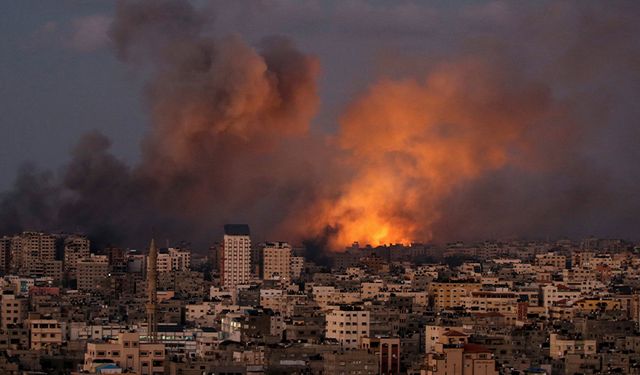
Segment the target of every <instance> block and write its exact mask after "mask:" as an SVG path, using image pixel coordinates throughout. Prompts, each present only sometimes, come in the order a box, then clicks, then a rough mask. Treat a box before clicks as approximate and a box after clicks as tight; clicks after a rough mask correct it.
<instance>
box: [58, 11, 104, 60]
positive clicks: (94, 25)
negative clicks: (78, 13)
mask: <svg viewBox="0 0 640 375" xmlns="http://www.w3.org/2000/svg"><path fill="white" fill-rule="evenodd" d="M111 22H112V19H111V17H110V16H107V15H103V14H95V15H90V16H83V17H79V18H76V19H73V20H72V21H71V23H70V26H71V27H70V29H71V30H70V34H69V35H68V38H67V40H66V45H67V46H68V47H69V48H72V49H74V50H76V51H80V52H93V51H95V50H98V49H101V48H104V47H105V46H107V45H108V43H109V36H108V34H107V31H108V30H109V26H110V25H111Z"/></svg>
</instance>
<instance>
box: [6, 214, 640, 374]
mask: <svg viewBox="0 0 640 375" xmlns="http://www.w3.org/2000/svg"><path fill="white" fill-rule="evenodd" d="M307 251H309V249H308V248H304V247H296V246H292V245H290V244H288V243H286V242H263V243H255V242H252V240H251V233H250V229H249V226H248V225H243V224H242V225H241V224H233V225H225V226H224V236H223V237H222V238H220V239H219V242H216V243H214V244H213V245H212V246H211V248H210V249H209V250H208V252H206V253H196V252H192V251H191V249H190V248H189V246H188V245H187V244H181V245H177V246H175V247H160V244H159V243H158V242H156V241H154V240H153V239H151V242H150V245H149V248H148V249H144V250H130V249H123V248H116V247H106V248H101V249H96V250H95V252H92V251H91V244H90V241H89V239H88V238H86V237H84V236H82V235H77V234H53V233H42V232H23V233H18V234H15V235H12V236H5V237H2V238H1V239H0V267H1V271H2V272H3V275H4V276H3V278H2V279H1V281H2V284H1V285H2V299H1V301H0V304H1V311H0V321H1V330H0V350H1V353H2V355H1V356H0V373H2V374H12V375H13V374H16V375H17V374H40V373H46V374H120V373H128V374H171V375H201V374H255V375H258V374H416V375H417V374H457V373H460V374H470V375H487V374H576V373H580V374H600V373H625V374H634V373H640V332H639V331H638V322H639V321H640V293H639V292H638V288H640V272H638V269H639V268H638V265H640V257H639V256H638V252H640V247H639V246H636V245H635V244H633V243H630V242H626V241H623V240H617V239H596V238H588V239H584V240H581V241H571V240H557V241H517V240H509V241H485V242H481V243H469V244H466V243H462V242H456V243H449V244H446V245H444V246H437V245H427V244H411V245H389V246H379V247H371V246H359V245H358V244H357V243H354V244H353V245H352V246H350V247H348V248H346V249H344V251H343V252H334V253H327V254H324V257H322V258H320V259H321V261H322V264H319V263H316V262H313V261H311V260H310V259H311V257H309V256H308V254H305V253H306V252H307ZM314 258H315V259H318V257H317V254H316V256H315V257H314Z"/></svg>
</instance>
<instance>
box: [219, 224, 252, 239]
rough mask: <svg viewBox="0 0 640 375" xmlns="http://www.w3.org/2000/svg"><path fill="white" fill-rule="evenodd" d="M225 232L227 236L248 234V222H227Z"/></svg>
mask: <svg viewBox="0 0 640 375" xmlns="http://www.w3.org/2000/svg"><path fill="white" fill-rule="evenodd" d="M224 234H226V235H227V236H248V235H249V234H250V232H249V226H248V225H247V224H226V225H225V226H224Z"/></svg>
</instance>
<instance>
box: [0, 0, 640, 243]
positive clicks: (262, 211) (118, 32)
mask: <svg viewBox="0 0 640 375" xmlns="http://www.w3.org/2000/svg"><path fill="white" fill-rule="evenodd" d="M496 4H497V5H496ZM638 8H639V7H638V6H636V5H630V4H629V3H612V5H611V6H607V7H606V8H601V7H600V6H598V5H594V4H593V3H587V2H585V3H560V4H545V5H543V6H540V7H539V8H535V9H527V10H526V11H524V10H522V9H518V8H511V7H510V6H509V3H495V4H494V3H492V4H491V6H487V7H485V8H482V9H480V8H473V7H470V8H468V9H466V11H465V12H463V13H462V14H461V15H458V16H457V17H459V19H458V21H460V22H458V23H457V24H459V25H466V27H463V30H462V31H458V32H457V33H452V35H453V38H454V39H455V40H454V41H452V43H451V44H452V47H449V49H448V50H447V53H443V54H442V55H440V56H437V57H434V58H433V59H432V60H429V62H428V63H427V64H422V63H417V64H414V63H415V61H412V62H411V64H408V65H407V66H410V67H403V66H402V61H401V60H402V59H400V58H398V59H397V61H396V62H395V63H394V64H395V65H394V70H395V71H394V72H393V74H389V75H384V74H383V76H382V77H380V78H379V79H378V80H377V81H376V82H373V83H371V85H370V87H369V88H368V89H367V90H366V91H365V92H363V93H362V94H361V95H360V96H359V97H357V98H355V99H354V100H352V101H351V102H350V103H346V109H345V111H344V113H342V115H341V116H340V120H339V127H338V130H337V131H336V132H335V134H329V135H326V134H323V133H322V132H319V131H312V127H313V126H314V125H315V124H313V119H314V117H315V115H316V113H317V111H318V109H319V106H320V103H319V97H318V93H317V91H318V88H317V79H318V76H319V73H320V63H319V61H318V59H317V58H315V57H314V56H312V55H309V54H308V53H305V52H301V51H300V50H299V49H298V48H297V47H296V46H295V44H294V42H293V41H292V40H291V39H288V38H286V37H282V36H270V37H269V36H268V37H266V38H264V39H263V40H262V41H261V42H260V43H257V44H256V45H252V44H250V43H248V42H246V41H245V40H243V39H242V38H241V37H240V36H238V35H233V34H232V35H216V34H214V33H212V32H211V29H212V28H211V25H212V24H213V23H215V22H216V21H215V17H214V16H213V15H212V14H211V9H209V8H207V9H205V10H198V9H195V8H194V7H193V6H192V5H191V4H189V3H188V2H185V1H169V0H163V1H121V2H120V3H119V5H118V7H117V11H116V15H115V18H114V21H113V24H112V25H111V29H110V37H111V41H112V44H113V48H114V51H115V53H116V55H117V57H118V58H119V59H120V60H121V61H123V63H125V64H129V65H130V66H132V67H134V68H135V69H137V70H138V71H140V72H142V74H144V75H146V76H148V83H147V86H146V91H145V93H146V103H147V107H148V110H149V111H150V114H151V116H150V118H151V126H150V128H149V131H148V134H147V136H146V137H145V139H144V141H143V144H142V151H143V152H142V159H141V161H140V162H139V163H138V164H137V165H127V164H126V163H124V162H123V161H121V160H119V159H118V158H117V157H116V156H114V155H112V154H111V153H110V151H109V147H110V141H109V140H108V139H107V138H106V137H104V136H102V135H100V134H98V133H92V134H88V135H85V136H84V137H83V138H82V139H81V140H80V142H79V143H78V145H77V146H76V148H75V149H74V150H72V160H71V162H70V163H69V165H68V166H67V167H66V168H65V169H64V170H63V171H62V173H61V174H60V175H59V176H57V175H54V174H52V173H49V172H42V171H38V170H37V169H36V168H34V167H28V168H25V169H24V170H23V171H22V172H21V173H20V174H19V175H18V177H17V179H16V183H15V186H14V187H13V188H12V189H11V190H10V191H8V192H6V193H5V195H4V197H3V199H2V201H1V202H0V231H2V232H13V231H17V230H20V229H58V230H67V231H72V230H81V231H86V232H87V233H89V234H90V235H92V236H94V238H98V239H104V240H107V239H108V240H110V241H115V242H118V243H122V244H131V243H134V244H142V243H144V242H145V241H146V240H145V238H147V237H148V236H149V233H150V232H151V229H150V228H152V227H155V228H156V231H157V232H158V233H163V234H164V235H166V236H167V237H170V238H176V239H178V238H179V239H182V238H187V239H191V240H194V241H196V243H203V244H204V243H207V242H208V241H209V242H210V241H212V240H213V239H215V233H216V231H217V230H218V228H221V227H222V224H224V223H227V222H248V223H251V224H252V227H253V228H255V229H256V230H257V232H258V233H261V234H262V235H263V236H264V237H265V238H269V237H270V238H272V237H276V236H277V237H278V239H285V240H291V241H302V240H303V239H307V240H306V242H308V243H314V244H320V245H318V246H320V247H326V246H329V247H332V248H340V247H342V246H344V245H348V244H350V243H351V242H353V241H360V242H361V243H372V244H379V243H391V242H410V241H427V240H435V241H445V240H449V239H457V238H462V239H479V238H484V237H490V236H511V235H513V236H545V235H553V236H555V235H562V234H567V235H575V236H582V235H590V234H595V235H620V236H627V237H629V236H634V235H635V233H636V230H635V229H636V228H635V226H636V225H637V220H635V219H634V215H633V212H637V209H639V208H640V200H639V199H638V197H637V195H636V194H633V186H634V185H635V183H637V181H638V179H640V171H639V170H638V169H637V167H635V166H633V160H634V158H636V157H638V156H640V154H639V152H638V151H637V148H635V147H633V139H634V137H636V138H635V139H638V138H637V137H638V135H640V134H639V133H640V131H638V126H637V125H636V124H635V123H634V121H636V120H634V118H636V117H634V112H633V108H634V105H633V103H632V102H633V100H632V98H634V97H636V98H637V95H638V94H639V93H640V84H639V83H638V82H640V73H639V71H638V69H637V66H638V65H637V63H638V62H639V61H640V52H639V51H640V46H638V42H637V41H636V38H634V37H633V36H634V35H637V32H638V31H640V30H638V29H639V28H640V27H639V26H637V24H636V23H635V22H633V19H634V17H633V15H634V14H635V15H638ZM487 12H490V14H488V13H487ZM478 15H482V17H481V18H478V19H474V17H476V16H478ZM486 17H490V18H491V17H494V18H495V19H493V21H495V22H494V25H493V26H487V25H485V23H486ZM398 22H401V21H398ZM442 27H443V28H445V26H442ZM449 27H450V26H449ZM525 36H526V37H525ZM522 40H527V41H528V42H527V43H522ZM305 50H308V51H313V46H312V45H311V46H305ZM604 55H606V57H605V56H604ZM415 59H416V60H423V59H424V58H415ZM427 60H428V59H427ZM416 66H418V67H419V68H416ZM398 70H399V71H400V72H398ZM405 70H406V71H405ZM635 111H636V112H635V114H637V110H635ZM620 124H623V125H620ZM603 140H604V141H603ZM604 143H606V144H604ZM609 143H610V144H609ZM611 144H615V146H613V147H612V146H611Z"/></svg>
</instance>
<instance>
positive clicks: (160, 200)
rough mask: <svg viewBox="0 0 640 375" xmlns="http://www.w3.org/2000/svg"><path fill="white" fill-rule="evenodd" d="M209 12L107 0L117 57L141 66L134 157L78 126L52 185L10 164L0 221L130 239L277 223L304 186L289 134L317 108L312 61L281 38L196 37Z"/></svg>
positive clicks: (298, 133)
mask: <svg viewBox="0 0 640 375" xmlns="http://www.w3.org/2000/svg"><path fill="white" fill-rule="evenodd" d="M208 21H209V19H207V18H206V17H205V16H204V15H202V14H200V13H198V12H197V11H196V10H195V9H194V8H193V7H192V6H191V5H190V4H189V3H188V2H187V1H173V0H162V1H155V0H154V1H151V0H149V1H121V2H119V3H118V7H117V11H116V17H115V21H114V23H113V25H112V28H111V37H112V40H113V42H114V46H115V49H116V53H117V56H118V57H119V58H120V59H121V60H122V61H123V62H126V63H128V64H132V65H133V66H135V67H137V68H139V69H140V70H141V71H143V72H145V74H148V75H150V77H151V78H150V80H149V83H148V85H147V93H148V105H149V108H150V110H151V114H152V116H151V117H152V122H153V123H152V127H151V129H150V131H149V134H148V136H147V138H146V139H145V141H144V144H143V158H142V161H141V163H140V164H139V165H137V166H135V167H129V166H127V165H126V164H125V163H123V162H122V161H120V160H119V159H117V158H116V157H114V156H113V155H112V154H111V153H110V151H109V147H110V141H109V140H108V139H106V138H105V137H104V136H102V135H100V134H89V135H87V136H85V137H83V139H82V140H81V141H80V142H79V144H78V145H77V146H76V148H75V149H74V150H73V152H72V161H71V162H70V164H69V165H68V166H67V168H66V170H65V171H64V173H63V175H62V178H61V180H62V181H60V184H59V185H58V184H57V183H55V182H54V181H52V178H51V176H49V175H48V174H41V173H38V172H36V171H33V170H26V171H24V172H22V173H21V174H20V176H19V177H18V180H17V182H16V186H15V188H14V189H13V191H11V192H9V193H8V195H6V197H5V198H4V199H3V201H2V212H1V215H2V216H1V218H2V221H1V222H0V224H2V226H1V227H0V231H2V232H14V231H17V230H20V229H23V228H25V229H26V228H37V229H58V228H64V229H68V230H76V229H80V230H83V231H86V232H88V233H89V234H90V235H91V236H93V237H94V238H95V237H96V236H97V237H98V238H102V239H104V240H109V241H114V242H117V243H122V244H130V243H134V244H140V243H144V242H145V241H146V239H145V238H146V237H148V236H149V235H150V233H151V228H152V227H155V228H156V229H155V230H156V231H157V233H161V235H162V236H167V237H170V238H173V239H176V238H177V239H181V238H183V237H182V236H187V237H190V238H194V239H195V240H200V243H201V244H203V242H204V241H211V240H213V239H215V237H214V236H215V234H216V233H217V231H218V228H221V225H222V224H223V223H225V222H227V221H246V222H260V223H267V222H269V220H273V222H277V220H278V219H279V217H280V215H285V214H286V213H287V211H286V207H287V206H288V205H290V204H294V203H296V196H297V195H299V194H301V193H302V192H303V191H305V190H308V187H307V183H308V182H307V181H306V180H305V179H306V178H307V177H308V176H309V172H308V171H305V169H304V168H305V166H304V165H303V164H298V163H297V161H296V160H295V152H298V151H299V150H298V146H295V145H292V144H293V143H294V142H297V143H304V142H305V140H304V139H305V137H306V133H307V130H308V126H309V122H310V120H311V118H312V116H313V115H314V113H315V111H316V106H317V95H316V86H315V80H316V76H317V73H318V64H317V62H316V60H315V59H314V58H313V57H311V56H308V55H305V54H303V53H302V52H300V51H298V50H297V49H296V47H295V46H294V45H293V43H292V42H291V41H290V40H288V39H286V38H284V37H269V38H266V39H264V40H263V41H262V42H261V43H260V44H259V46H258V47H257V48H254V47H252V46H250V45H248V44H247V43H245V42H244V41H243V40H242V39H241V38H240V37H238V36H228V37H220V38H218V37H211V36H205V34H204V33H203V28H204V27H205V26H206V25H207V22H208ZM262 229H263V231H264V232H268V231H269V230H270V228H268V227H263V228H262ZM178 236H180V237H178ZM204 243H206V242H204Z"/></svg>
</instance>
